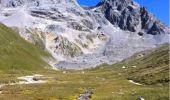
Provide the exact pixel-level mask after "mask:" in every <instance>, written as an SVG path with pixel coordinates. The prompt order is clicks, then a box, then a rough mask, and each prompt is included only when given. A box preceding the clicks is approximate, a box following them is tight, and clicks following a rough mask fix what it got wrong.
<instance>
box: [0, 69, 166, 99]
mask: <svg viewBox="0 0 170 100" xmlns="http://www.w3.org/2000/svg"><path fill="white" fill-rule="evenodd" d="M33 73H34V72H25V73H24V74H23V73H19V74H18V72H17V71H16V72H15V71H14V72H11V73H9V74H3V73H1V75H0V79H1V83H2V81H3V82H8V81H10V82H16V81H19V80H17V77H18V76H21V75H25V74H33ZM34 74H42V75H44V77H41V80H47V83H40V84H25V85H24V84H23V85H20V84H16V85H6V86H3V87H1V88H0V91H1V93H0V100H76V99H77V98H78V97H79V95H80V94H81V93H83V92H84V91H86V90H91V91H92V92H93V94H92V97H91V99H90V100H136V99H137V98H138V97H142V98H144V99H145V100H168V99H169V96H168V91H169V87H168V85H167V86H164V85H137V84H133V83H131V82H129V81H128V80H127V79H126V78H125V76H124V74H123V73H121V72H119V71H114V70H110V71H107V72H102V71H100V70H99V71H63V72H62V71H50V70H49V71H46V72H43V71H42V72H41V71H40V72H36V73H34ZM37 80H38V79H37Z"/></svg>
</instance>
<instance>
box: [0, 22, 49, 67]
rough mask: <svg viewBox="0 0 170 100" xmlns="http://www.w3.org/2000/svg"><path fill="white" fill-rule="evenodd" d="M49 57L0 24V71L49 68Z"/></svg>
mask: <svg viewBox="0 0 170 100" xmlns="http://www.w3.org/2000/svg"><path fill="white" fill-rule="evenodd" d="M48 57H50V55H49V54H48V53H47V52H45V51H43V50H41V49H40V48H38V47H36V46H34V45H32V44H31V43H28V42H27V41H25V40H24V39H22V38H21V37H20V36H19V35H18V34H17V33H16V32H14V30H12V29H10V28H8V27H6V26H5V25H2V24H0V70H38V69H43V67H47V66H49V65H48V64H47V63H46V62H45V61H43V59H44V58H48Z"/></svg>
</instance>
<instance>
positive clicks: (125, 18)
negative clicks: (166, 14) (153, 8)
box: [96, 0, 169, 35]
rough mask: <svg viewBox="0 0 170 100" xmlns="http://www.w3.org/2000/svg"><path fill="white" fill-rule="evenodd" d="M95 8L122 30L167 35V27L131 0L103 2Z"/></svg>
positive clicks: (105, 0)
mask: <svg viewBox="0 0 170 100" xmlns="http://www.w3.org/2000/svg"><path fill="white" fill-rule="evenodd" d="M96 7H97V10H98V11H102V13H104V15H105V17H106V18H107V19H108V20H109V21H110V22H111V23H112V24H113V25H115V26H118V27H120V28H121V29H123V30H128V31H131V32H137V33H138V34H139V35H143V34H145V33H146V34H152V35H156V34H166V33H168V34H169V31H168V28H167V26H165V25H163V24H162V23H161V22H160V21H159V20H158V19H156V18H155V17H154V16H153V15H152V14H151V13H149V12H148V11H147V9H146V8H145V7H141V6H139V4H137V3H135V2H134V1H132V0H103V1H101V2H100V3H99V4H98V5H97V6H96Z"/></svg>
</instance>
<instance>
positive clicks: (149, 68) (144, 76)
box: [0, 26, 169, 100]
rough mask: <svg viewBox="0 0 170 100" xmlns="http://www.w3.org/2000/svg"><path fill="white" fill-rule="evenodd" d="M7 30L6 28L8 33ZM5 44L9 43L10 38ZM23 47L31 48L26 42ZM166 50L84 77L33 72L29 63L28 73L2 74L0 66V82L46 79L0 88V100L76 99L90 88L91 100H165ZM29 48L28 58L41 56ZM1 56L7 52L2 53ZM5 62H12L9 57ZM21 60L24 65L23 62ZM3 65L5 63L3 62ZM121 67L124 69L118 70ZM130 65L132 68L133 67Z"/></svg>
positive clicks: (73, 73) (24, 70)
mask: <svg viewBox="0 0 170 100" xmlns="http://www.w3.org/2000/svg"><path fill="white" fill-rule="evenodd" d="M1 27H2V26H1ZM3 27H5V26H3ZM0 29H2V28H0ZM5 29H6V27H5ZM7 29H8V28H7ZM1 31H2V30H1ZM1 31H0V32H1ZM11 31H12V30H10V29H9V33H10V32H11ZM10 36H11V35H10ZM15 36H17V37H16V38H18V35H16V34H15V35H14V36H11V38H13V37H15ZM19 39H21V38H19ZM16 40H17V41H18V39H15V38H14V39H13V41H16ZM0 41H1V40H0ZM9 41H11V39H10V38H9ZM20 41H22V42H23V41H24V40H23V39H21V40H20ZM18 43H21V42H18ZM24 43H25V42H24ZM26 44H27V45H30V46H32V45H31V44H29V43H27V42H26ZM26 44H25V45H26ZM16 45H18V44H16ZM25 45H24V46H23V45H22V46H21V47H20V48H25V49H26V48H27V47H28V46H26V47H25ZM168 47H169V45H167V44H166V45H163V46H161V47H159V48H157V49H155V50H152V51H145V52H142V54H143V55H144V56H143V57H138V55H139V54H141V53H138V54H135V55H134V56H132V57H130V58H128V59H126V60H124V61H122V62H119V63H117V64H114V65H107V64H104V65H101V66H99V67H97V68H94V69H89V70H84V72H85V73H84V74H83V73H82V71H74V70H68V71H66V73H65V74H64V73H63V72H62V71H54V70H49V69H46V70H33V69H34V68H33V66H34V63H33V62H32V64H33V65H32V66H31V70H29V68H27V67H26V68H25V67H24V66H21V68H19V69H13V70H8V71H5V72H4V71H3V70H4V69H3V67H0V69H1V70H2V71H0V83H8V82H16V81H19V80H17V77H19V76H24V75H32V74H42V75H44V79H46V80H48V82H47V83H45V84H32V85H15V86H5V87H3V88H1V90H2V94H0V100H76V98H77V97H78V96H79V95H80V94H81V93H82V92H84V91H85V90H86V89H93V93H94V94H93V95H92V98H91V100H136V99H137V98H138V97H143V98H144V99H145V100H169V85H168V84H169V81H168V79H169V74H168V73H169V66H168V65H169V57H168V54H169V53H168V52H169V48H168ZM4 48H5V47H4ZM29 48H35V51H33V50H34V49H31V51H32V52H30V51H29V50H30V49H28V48H27V49H28V51H27V50H26V51H27V53H28V54H29V53H31V54H30V55H32V54H33V55H32V56H35V55H36V57H35V58H36V59H38V58H39V55H44V52H43V51H41V50H39V49H37V48H36V47H34V46H33V47H29ZM7 50H9V49H7ZM21 50H24V49H21ZM36 50H37V52H39V51H40V53H38V54H37V53H35V52H36ZM9 51H10V50H9ZM14 52H23V54H24V52H25V51H20V49H19V51H18V50H17V49H16V50H15V51H14ZM41 52H42V53H41ZM34 53H35V55H34ZM3 54H4V55H5V54H8V53H7V52H4V53H3ZM9 54H10V55H8V56H13V55H15V53H13V51H10V53H9ZM24 55H25V54H24ZM45 55H46V53H45ZM32 56H27V57H29V58H28V60H29V59H34V60H36V59H35V58H34V57H33V58H32ZM14 57H16V58H15V59H19V60H20V59H21V58H18V57H19V56H17V55H15V56H14ZM8 59H11V60H13V61H14V62H15V61H16V60H14V59H13V58H8ZM21 61H23V63H25V60H21ZM31 61H32V60H30V62H31ZM38 61H39V60H38ZM19 62H20V61H19ZM1 63H2V62H0V65H1ZM3 64H6V63H5V62H3ZM25 64H27V63H25ZM11 65H13V63H11ZM122 66H125V67H126V68H125V69H122ZM132 66H136V68H133V67H132ZM22 67H24V68H22ZM36 67H37V66H36ZM9 68H10V67H9ZM9 68H8V69H9ZM167 78H168V79H167ZM128 79H132V80H134V81H136V82H140V83H141V84H143V85H140V86H138V85H135V84H132V83H130V82H128Z"/></svg>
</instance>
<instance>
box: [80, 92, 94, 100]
mask: <svg viewBox="0 0 170 100" xmlns="http://www.w3.org/2000/svg"><path fill="white" fill-rule="evenodd" d="M92 94H93V92H92V91H91V90H86V91H85V92H84V93H83V94H80V96H79V97H78V99H77V100H90V98H91V96H92Z"/></svg>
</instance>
